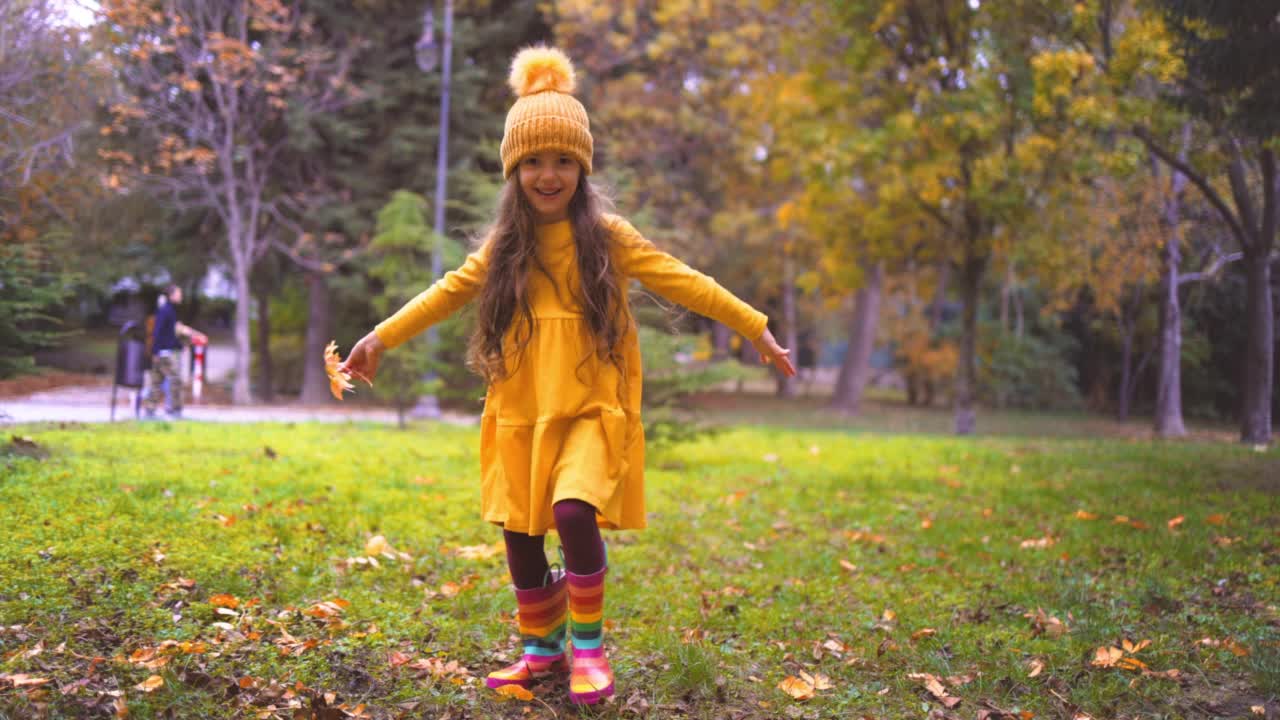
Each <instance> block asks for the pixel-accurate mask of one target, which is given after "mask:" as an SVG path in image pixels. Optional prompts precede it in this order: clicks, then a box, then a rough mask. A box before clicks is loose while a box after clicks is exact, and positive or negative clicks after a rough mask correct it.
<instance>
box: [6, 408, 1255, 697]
mask: <svg viewBox="0 0 1280 720" xmlns="http://www.w3.org/2000/svg"><path fill="white" fill-rule="evenodd" d="M17 432H18V434H20V435H27V436H29V437H31V438H33V439H34V441H35V442H36V443H38V444H39V445H40V446H41V447H40V448H35V449H33V448H27V447H18V446H17V445H14V444H13V443H10V441H9V440H8V438H7V437H6V438H5V440H4V442H5V443H9V445H8V450H7V451H5V452H4V454H0V507H2V508H3V531H2V532H0V678H2V679H0V718H24V719H25V718H33V717H42V716H47V717H110V716H112V713H113V712H117V710H114V709H113V708H116V707H124V708H127V713H128V717H129V718H131V719H137V718H159V717H165V718H169V717H172V718H182V719H184V720H185V719H187V718H203V717H210V718H233V717H234V718H255V717H262V718H269V717H279V718H304V717H305V718H324V719H325V720H328V719H330V718H344V717H366V716H367V717H371V718H393V717H405V718H419V717H425V718H437V717H444V716H447V717H449V718H453V719H454V720H457V719H458V718H490V717H503V718H551V717H565V716H569V717H573V716H578V715H581V716H586V717H601V718H614V717H658V718H667V717H693V718H774V717H783V718H786V717H798V718H846V717H852V718H861V717H864V716H866V717H871V718H877V719H880V718H925V717H934V718H945V717H955V718H975V717H978V718H981V717H987V718H990V719H991V720H994V719H995V718H1006V717H1009V718H1011V717H1018V718H1028V717H1032V716H1034V717H1038V718H1068V719H1071V718H1075V717H1077V716H1078V715H1081V714H1082V715H1084V716H1087V717H1092V718H1099V719H1101V718H1121V717H1124V718H1130V717H1142V718H1183V717H1196V718H1199V717H1240V718H1244V717H1258V715H1257V714H1255V713H1256V711H1255V710H1252V709H1251V708H1253V707H1254V706H1260V707H1261V709H1262V712H1263V713H1265V714H1266V716H1267V717H1271V718H1274V717H1277V716H1278V714H1280V609H1278V608H1277V604H1278V601H1277V598H1278V597H1280V588H1277V580H1278V578H1280V571H1278V567H1277V563H1280V551H1278V548H1277V546H1278V545H1280V537H1278V533H1280V499H1277V487H1278V482H1280V454H1278V453H1277V452H1276V451H1275V450H1272V451H1271V452H1268V453H1256V452H1253V451H1251V450H1250V449H1248V448H1244V447H1239V446H1237V445H1234V444H1230V443H1218V444H1204V443H1194V442H1187V443H1153V442H1149V441H1136V440H1097V439H1078V438H1053V439H1048V438H1038V437H1017V436H1007V437H997V438H990V437H988V438H983V439H977V440H962V439H955V438H949V437H943V436H930V435H909V436H888V435H876V434H865V433H840V432H834V431H824V430H794V429H791V430H788V429H780V428H753V429H748V428H743V429H736V430H731V431H728V432H726V433H724V434H721V435H719V436H716V437H714V438H708V439H705V440H701V441H698V442H693V443H688V444H684V445H680V446H676V447H672V448H668V449H666V450H663V451H661V452H660V453H654V454H651V457H650V463H649V465H650V472H649V473H648V499H649V511H650V518H651V519H650V527H649V529H647V530H644V531H640V532H628V533H615V534H610V535H608V536H607V539H608V541H609V543H610V547H609V552H610V559H611V562H612V570H611V574H610V582H609V585H608V596H607V617H608V619H609V623H608V625H607V628H608V629H607V632H606V634H607V641H608V644H609V648H610V652H611V656H612V658H613V662H614V668H615V670H616V672H617V676H618V679H617V684H618V689H619V693H618V697H617V699H616V702H614V703H613V704H611V705H609V706H606V707H604V708H603V709H595V710H584V711H578V710H574V709H572V708H571V707H570V706H569V705H568V703H567V699H566V692H565V688H564V687H563V684H562V683H560V682H549V683H545V684H543V685H541V686H539V687H537V688H536V689H535V690H536V697H537V700H535V701H533V702H522V701H519V700H514V699H512V700H504V699H501V698H497V697H495V696H494V694H493V693H492V692H490V691H488V690H486V689H485V688H484V687H483V686H482V683H481V682H480V679H481V678H483V675H484V673H485V672H487V671H488V670H490V669H493V668H495V667H497V666H499V665H500V664H501V663H502V662H503V661H504V660H508V659H510V658H512V657H514V655H515V653H516V649H517V646H516V643H515V638H514V635H513V633H514V624H513V621H512V616H511V611H512V610H513V608H514V602H513V599H512V597H511V595H510V593H509V592H508V591H507V577H506V572H505V566H504V565H503V562H502V556H501V555H500V554H498V555H493V556H491V557H487V558H485V557H483V556H484V555H485V554H486V553H485V550H486V549H487V548H477V547H473V546H483V545H490V544H493V543H496V542H498V541H499V540H500V535H499V533H498V532H497V531H496V529H494V528H492V527H490V526H487V525H485V524H484V523H482V522H481V521H480V520H479V519H478V505H479V501H478V488H477V477H476V476H477V444H478V436H477V433H476V431H475V430H474V429H469V428H451V427H436V426H431V427H419V428H416V429H413V430H410V431H407V432H400V431H396V430H392V429H384V428H380V427H378V428H375V427H364V426H320V425H299V426H286V425H264V426H241V427H235V426H230V427H229V426H221V425H201V424H194V423H188V424H179V425H168V424H148V425H140V426H139V425H121V426H97V427H82V426H81V427H65V428H59V427H54V426H41V427H31V428H19V429H18V430H17ZM1095 516H1096V517H1095ZM1117 516H1123V519H1118V518H1117ZM1178 518H1181V520H1180V522H1177V521H1176V520H1177V519H1178ZM375 535H381V536H384V537H385V538H386V541H387V542H388V543H389V545H390V547H391V548H392V551H389V552H387V553H386V554H384V555H381V556H378V557H377V558H376V561H377V562H376V565H375V564H374V563H372V562H370V561H369V560H368V559H367V558H366V556H365V552H366V546H367V543H368V541H369V540H370V538H371V537H373V536H375ZM460 548H462V549H460ZM375 549H376V548H375ZM401 553H402V554H401ZM324 603H328V604H324ZM233 605H234V607H231V606H233ZM1126 641H1128V642H1129V643H1130V645H1129V647H1130V648H1132V647H1135V646H1136V647H1138V648H1139V649H1137V650H1136V652H1127V651H1124V650H1123V649H1117V650H1115V651H1113V652H1112V654H1113V655H1114V654H1115V653H1121V655H1120V657H1119V659H1118V660H1115V658H1112V659H1113V660H1115V662H1114V664H1113V666H1111V667H1101V666H1097V665H1094V664H1093V661H1094V659H1095V658H1096V657H1097V655H1098V653H1099V649H1100V648H1108V647H1118V648H1122V646H1123V645H1124V643H1125V642H1126ZM1103 652H1104V653H1105V652H1106V651H1105V650H1104V651H1103ZM1139 663H1140V664H1139ZM1124 666H1128V667H1124ZM1144 669H1145V671H1146V672H1145V673H1144V672H1143V670H1144ZM1174 671H1176V672H1174ZM802 672H803V673H807V674H809V675H810V677H816V678H818V679H819V680H820V681H821V680H823V679H826V680H827V681H828V682H829V685H830V687H829V688H825V689H818V690H816V691H815V692H814V697H813V698H811V699H808V700H805V701H799V700H795V699H793V698H792V697H790V696H789V695H787V694H785V693H784V692H783V691H782V690H780V689H779V687H778V685H779V683H780V682H782V681H783V680H784V679H786V678H788V677H800V676H801V673H802ZM925 674H928V675H932V676H935V677H936V679H937V684H934V685H933V688H934V689H935V690H937V691H939V692H943V693H945V695H946V696H947V697H948V698H955V699H958V700H959V702H958V704H954V707H951V708H950V709H947V708H946V707H945V704H947V703H952V702H953V701H952V700H947V701H946V703H944V702H943V701H942V700H941V699H939V698H938V697H937V696H936V695H935V694H932V693H931V692H930V691H929V690H928V689H927V688H926V686H927V685H928V684H929V679H928V678H927V677H925ZM153 675H154V676H158V677H159V680H155V679H153V680H150V685H148V684H147V681H148V678H150V677H151V676H153ZM913 675H915V677H913ZM41 680H45V681H47V682H45V683H43V684H40V683H39V681H41ZM161 681H162V682H163V684H162V685H161V684H160V683H161ZM819 684H820V685H824V686H825V685H826V684H827V683H822V682H820V683H819ZM151 686H156V687H155V689H151V690H149V691H148V690H147V689H146V688H148V687H151ZM804 689H805V687H804V684H803V682H801V683H800V690H804ZM338 707H341V708H344V709H345V712H343V711H340V710H338V709H336V708H338ZM298 708H304V709H305V711H303V710H299V709H298ZM295 710H297V712H296V714H295ZM360 713H364V714H360ZM984 713H986V714H985V715H984Z"/></svg>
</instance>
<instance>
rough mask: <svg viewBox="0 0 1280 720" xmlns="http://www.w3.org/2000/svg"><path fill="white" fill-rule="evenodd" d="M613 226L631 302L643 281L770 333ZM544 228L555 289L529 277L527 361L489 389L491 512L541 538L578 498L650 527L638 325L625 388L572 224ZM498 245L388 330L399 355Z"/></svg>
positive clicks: (749, 330)
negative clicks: (608, 349) (594, 309)
mask: <svg viewBox="0 0 1280 720" xmlns="http://www.w3.org/2000/svg"><path fill="white" fill-rule="evenodd" d="M607 221H608V223H609V227H610V229H611V231H612V232H611V235H612V240H613V244H612V247H611V248H610V257H611V260H612V262H613V267H614V268H615V271H616V272H618V273H620V275H621V279H622V283H621V287H622V288H623V289H624V302H625V288H626V287H627V284H628V283H629V281H630V280H631V279H635V280H639V281H640V283H641V284H642V285H644V286H645V287H646V288H648V289H649V290H652V291H653V292H656V293H657V294H659V295H661V296H663V297H665V298H667V299H668V300H671V301H672V302H676V303H679V304H681V305H684V306H686V307H688V308H689V309H691V310H693V311H695V312H697V313H700V314H702V315H706V316H708V317H710V318H713V319H715V320H718V321H720V322H722V323H724V324H725V325H728V326H729V327H731V328H733V329H734V330H736V331H737V332H739V333H742V334H743V335H744V336H746V337H747V338H749V339H756V338H759V337H760V335H761V334H763V333H764V329H765V324H766V320H767V319H766V317H765V316H764V314H763V313H761V312H759V311H757V310H755V309H753V308H752V307H751V306H750V305H747V304H746V303H744V302H742V301H741V300H739V299H738V298H737V297H735V296H734V295H733V294H732V293H730V292H729V291H727V290H725V289H724V288H722V287H721V286H720V285H719V284H718V283H716V281H715V280H713V279H712V278H710V277H708V276H706V275H703V274H702V273H700V272H698V271H696V270H694V269H692V268H690V267H689V266H687V265H685V264H684V263H682V262H680V261H679V260H677V259H676V258H674V257H672V256H671V255H668V254H667V253H665V252H662V251H661V250H659V249H658V248H657V247H655V246H654V245H653V244H652V243H651V242H649V241H648V240H645V239H644V238H643V237H642V236H641V235H640V234H639V233H638V232H636V230H635V228H634V227H632V226H631V224H630V223H628V222H627V221H626V220H624V219H622V218H620V217H617V216H613V215H611V216H607ZM537 232H538V249H537V252H538V258H539V259H540V260H541V261H542V263H543V265H544V266H545V267H546V269H547V272H548V273H549V274H550V275H552V276H553V277H554V278H555V285H554V286H553V285H552V283H551V281H550V280H549V279H548V278H547V277H546V276H545V275H543V274H542V273H541V272H538V271H536V270H535V271H533V272H532V273H531V274H530V277H529V285H528V292H529V301H530V307H531V308H532V311H533V318H534V327H533V334H532V337H531V338H530V340H529V344H528V346H527V347H526V348H525V351H524V353H523V356H522V357H521V359H520V361H519V362H518V363H512V362H508V365H507V367H508V369H509V371H510V372H509V375H508V376H507V377H506V378H505V379H503V380H501V381H499V382H496V383H493V384H492V385H490V387H489V389H488V392H487V394H486V395H485V403H484V412H483V413H482V415H481V418H480V474H481V486H482V491H481V497H482V500H481V512H482V516H483V518H484V519H485V520H488V521H489V522H493V523H496V524H498V525H501V526H503V527H504V528H505V529H507V530H513V531H515V532H521V533H526V534H529V535H542V534H545V533H546V532H547V531H548V530H550V529H554V526H555V518H554V515H553V514H552V512H551V506H552V505H553V504H555V503H556V502H559V501H561V500H567V499H570V498H572V499H577V500H583V501H585V502H588V503H590V504H591V505H593V506H594V507H595V508H596V510H597V519H598V521H599V523H600V525H601V526H602V527H608V528H620V529H629V528H642V527H644V526H645V509H644V430H643V427H642V425H641V423H640V394H641V368H640V346H639V343H638V342H637V338H636V332H635V328H634V323H631V327H630V329H629V331H628V332H627V334H626V335H625V336H624V338H623V340H622V345H621V347H620V350H621V353H622V356H623V357H624V358H625V363H624V366H625V368H626V374H627V377H626V382H619V380H620V379H621V378H619V370H618V368H617V367H615V366H614V365H613V364H612V363H608V362H602V361H601V360H600V359H598V358H597V357H596V355H595V353H594V345H593V343H592V341H591V338H590V333H589V331H588V328H587V324H586V321H585V319H584V318H583V316H582V310H581V307H580V305H579V304H578V302H577V301H576V299H575V298H576V296H577V292H576V291H577V290H578V288H579V285H578V272H577V269H578V268H577V255H576V246H575V244H574V241H573V233H572V229H571V227H570V224H569V222H568V221H567V220H566V221H562V222H558V223H552V224H549V225H541V226H539V227H538V229H537ZM487 249H488V248H487V245H486V246H482V247H481V248H480V249H479V250H476V251H475V252H473V253H472V254H471V255H469V256H468V257H467V259H466V262H464V263H463V265H462V267H460V268H458V269H457V270H454V271H452V272H449V273H446V274H445V276H444V277H443V278H441V279H440V280H439V281H437V282H436V283H435V284H433V285H432V286H431V287H430V288H428V289H427V290H426V291H424V292H423V293H421V294H420V295H418V296H417V297H415V298H414V299H412V300H410V301H409V302H408V303H406V304H405V306H404V307H403V308H401V309H400V310H399V311H398V312H396V314H395V315H393V316H392V317H390V318H388V319H386V320H384V321H383V322H382V323H379V325H378V326H377V328H376V329H375V332H376V333H377V334H378V338H379V339H380V340H382V342H383V343H384V344H385V345H386V346H387V347H388V348H392V347H395V346H397V345H400V344H402V343H404V342H405V341H406V340H408V339H410V338H412V337H413V336H414V335H417V334H418V333H420V332H422V331H423V330H425V329H426V328H427V327H429V326H431V325H432V324H434V323H437V322H440V321H441V320H443V319H444V318H446V317H448V316H449V315H450V314H451V313H453V312H454V311H456V310H457V309H459V308H461V307H462V306H463V305H465V304H466V303H467V302H468V301H470V300H471V298H472V297H474V296H475V295H476V293H477V292H478V291H479V289H480V287H481V285H482V284H483V283H484V279H485V276H486V274H487V266H486V257H487ZM557 287H558V288H559V289H560V292H559V293H557V291H556V288H557ZM625 310H626V313H625V315H624V317H627V318H630V317H631V315H630V312H629V308H626V309H625ZM509 332H510V331H509ZM510 337H511V336H510V334H509V335H508V338H510ZM504 346H507V347H509V346H510V343H504Z"/></svg>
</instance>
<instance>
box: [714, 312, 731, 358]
mask: <svg viewBox="0 0 1280 720" xmlns="http://www.w3.org/2000/svg"><path fill="white" fill-rule="evenodd" d="M732 339H733V331H732V330H730V329H729V326H728V325H725V324H724V323H719V322H715V321H712V323H711V359H712V360H714V361H720V360H726V359H728V357H729V341H730V340H732Z"/></svg>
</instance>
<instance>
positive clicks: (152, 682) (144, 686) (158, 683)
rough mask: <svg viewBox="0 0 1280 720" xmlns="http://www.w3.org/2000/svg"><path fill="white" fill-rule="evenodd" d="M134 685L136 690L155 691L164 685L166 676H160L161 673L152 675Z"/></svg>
mask: <svg viewBox="0 0 1280 720" xmlns="http://www.w3.org/2000/svg"><path fill="white" fill-rule="evenodd" d="M133 687H134V689H135V690H141V691H142V692H146V693H149V692H155V691H156V690H159V689H160V688H162V687H164V678H162V677H160V676H159V675H152V676H151V677H149V678H147V679H146V680H143V681H142V682H140V683H138V684H137V685H134V686H133Z"/></svg>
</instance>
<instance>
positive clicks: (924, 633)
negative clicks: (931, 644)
mask: <svg viewBox="0 0 1280 720" xmlns="http://www.w3.org/2000/svg"><path fill="white" fill-rule="evenodd" d="M937 632H938V631H937V630H935V629H933V628H920V629H919V630H917V631H915V632H913V633H911V642H915V641H917V640H919V639H920V638H926V637H929V636H930V635H936V634H937Z"/></svg>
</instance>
